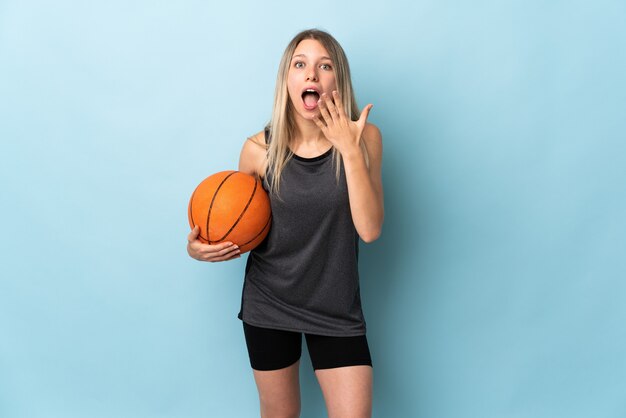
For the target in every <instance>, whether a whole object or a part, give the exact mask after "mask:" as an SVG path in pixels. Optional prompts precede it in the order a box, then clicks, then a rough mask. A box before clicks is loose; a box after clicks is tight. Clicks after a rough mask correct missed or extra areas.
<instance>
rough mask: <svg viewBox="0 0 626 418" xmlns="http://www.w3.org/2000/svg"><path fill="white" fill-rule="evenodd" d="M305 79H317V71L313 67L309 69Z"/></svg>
mask: <svg viewBox="0 0 626 418" xmlns="http://www.w3.org/2000/svg"><path fill="white" fill-rule="evenodd" d="M306 81H317V73H316V72H315V69H310V70H309V72H308V73H307V76H306Z"/></svg>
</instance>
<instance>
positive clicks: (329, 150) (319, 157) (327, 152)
mask: <svg viewBox="0 0 626 418" xmlns="http://www.w3.org/2000/svg"><path fill="white" fill-rule="evenodd" d="M332 152H333V147H330V148H329V149H328V151H326V152H325V153H323V154H321V155H318V156H317V157H310V158H307V157H301V156H299V155H298V154H296V153H294V152H293V151H292V155H293V158H294V159H296V160H298V161H302V162H303V163H314V162H316V161H321V160H323V159H324V158H326V157H328V156H329V155H330V154H332Z"/></svg>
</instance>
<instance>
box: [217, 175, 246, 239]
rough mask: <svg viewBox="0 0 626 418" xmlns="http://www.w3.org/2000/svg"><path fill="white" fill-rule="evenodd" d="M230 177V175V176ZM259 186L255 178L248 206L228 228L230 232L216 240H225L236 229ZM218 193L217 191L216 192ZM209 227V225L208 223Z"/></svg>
mask: <svg viewBox="0 0 626 418" xmlns="http://www.w3.org/2000/svg"><path fill="white" fill-rule="evenodd" d="M229 177H230V176H229ZM257 186H258V182H257V181H256V180H254V189H252V194H251V195H250V199H248V203H246V207H245V208H243V211H241V214H240V215H239V217H238V218H237V220H236V221H235V223H234V224H233V226H231V227H230V229H229V230H228V232H226V235H224V236H223V237H222V238H220V239H218V240H217V241H215V242H218V241H224V239H226V237H227V236H228V234H230V233H231V232H232V231H233V229H235V227H236V226H237V224H238V223H239V221H240V220H241V218H243V215H244V214H245V213H246V211H247V210H248V206H250V203H252V199H254V195H255V194H256V188H257ZM215 194H217V192H216V193H215ZM207 228H208V225H207Z"/></svg>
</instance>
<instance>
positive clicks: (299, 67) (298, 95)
mask: <svg viewBox="0 0 626 418" xmlns="http://www.w3.org/2000/svg"><path fill="white" fill-rule="evenodd" d="M336 89H337V85H336V83H335V71H334V63H333V62H332V61H331V59H330V54H329V53H328V52H327V51H326V48H324V47H323V46H322V44H321V43H320V42H319V41H316V40H315V39H305V40H303V41H301V42H300V43H299V44H298V46H297V47H296V50H295V51H294V53H293V56H292V57H291V64H290V66H289V73H288V75H287V91H288V92H289V98H290V99H291V104H292V105H293V107H294V109H295V111H296V113H297V114H299V115H301V116H302V117H304V118H305V119H312V118H313V117H314V116H315V115H317V114H318V113H319V110H318V108H317V100H318V99H319V98H320V96H321V95H322V93H326V94H327V95H329V96H331V94H332V91H333V90H336ZM331 97H332V96H331Z"/></svg>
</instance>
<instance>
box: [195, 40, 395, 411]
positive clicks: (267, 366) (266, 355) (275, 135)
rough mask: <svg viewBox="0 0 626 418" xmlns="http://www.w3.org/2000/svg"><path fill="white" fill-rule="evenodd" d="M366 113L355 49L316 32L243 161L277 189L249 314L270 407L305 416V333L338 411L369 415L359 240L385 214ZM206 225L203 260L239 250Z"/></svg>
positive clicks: (253, 261)
mask: <svg viewBox="0 0 626 418" xmlns="http://www.w3.org/2000/svg"><path fill="white" fill-rule="evenodd" d="M371 108H372V105H371V104H370V105H367V106H366V107H365V108H364V110H363V111H362V112H359V110H358V108H357V105H356V101H355V98H354V93H353V90H352V83H351V79H350V70H349V67H348V61H347V58H346V56H345V53H344V51H343V49H342V48H341V46H340V45H339V43H338V42H337V41H336V40H335V39H334V38H333V37H332V36H331V35H330V34H328V33H326V32H323V31H319V30H315V29H312V30H306V31H303V32H301V33H299V34H298V35H296V36H295V37H294V38H293V39H292V41H291V42H290V43H289V45H288V46H287V48H286V50H285V53H284V54H283V57H282V60H281V62H280V66H279V70H278V77H277V83H276V94H275V99H274V109H273V112H272V119H271V121H270V123H269V125H268V126H267V127H266V128H265V129H264V130H263V131H261V132H259V133H257V134H256V135H254V136H252V137H250V138H248V139H247V140H246V141H245V143H244V145H243V149H242V151H241V156H240V160H239V171H242V172H245V173H248V174H252V175H255V176H258V177H259V178H260V179H262V181H263V184H264V187H265V188H266V189H267V190H268V192H269V195H270V200H271V206H272V228H271V230H270V232H269V235H268V237H267V239H266V240H265V241H264V242H263V243H262V244H261V245H260V246H259V247H257V248H256V249H254V250H253V251H251V253H250V255H249V257H248V262H247V265H246V274H245V280H244V289H243V296H242V303H241V311H240V313H239V318H240V319H241V320H242V321H243V327H244V334H245V338H246V344H247V347H248V353H249V355H250V363H251V366H252V369H253V373H254V378H255V381H256V384H257V388H258V391H259V398H260V403H261V416H262V417H272V418H273V417H298V416H299V414H300V388H299V377H298V372H299V364H300V353H301V344H302V335H303V334H304V336H305V339H306V342H307V347H308V349H309V353H310V355H311V362H312V364H313V368H314V370H315V375H316V377H317V379H318V381H319V384H320V386H321V388H322V392H323V395H324V399H325V402H326V406H327V409H328V414H329V416H330V417H341V418H346V417H370V416H371V410H372V362H371V357H370V352H369V348H368V344H367V339H366V336H365V321H364V318H363V313H362V310H361V301H360V294H359V278H358V269H357V258H358V241H359V238H360V239H361V240H363V241H364V242H368V243H369V242H372V241H374V240H375V239H377V238H378V236H379V235H380V232H381V228H382V224H383V186H382V180H381V161H382V140H381V135H380V132H379V130H378V129H377V128H376V127H375V126H374V125H373V124H370V123H367V122H366V121H367V116H368V114H369V111H370V109H371ZM198 233H199V230H198V228H197V227H196V228H195V229H194V230H193V231H191V233H190V234H189V236H188V241H189V244H188V252H189V254H190V255H191V257H193V258H195V259H198V260H202V261H211V262H214V261H224V260H230V259H233V258H236V257H239V250H238V248H237V246H236V245H234V244H232V243H230V242H224V243H221V244H217V245H206V244H202V243H201V242H200V241H198V239H197V237H198Z"/></svg>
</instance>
